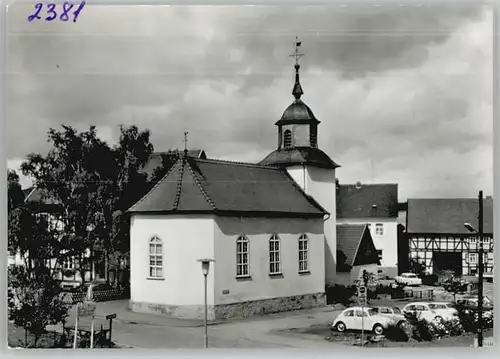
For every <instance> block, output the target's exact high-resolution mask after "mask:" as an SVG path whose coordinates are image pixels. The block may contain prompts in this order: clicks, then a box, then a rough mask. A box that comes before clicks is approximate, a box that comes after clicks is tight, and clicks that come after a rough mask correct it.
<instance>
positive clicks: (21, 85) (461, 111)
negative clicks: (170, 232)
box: [7, 5, 493, 198]
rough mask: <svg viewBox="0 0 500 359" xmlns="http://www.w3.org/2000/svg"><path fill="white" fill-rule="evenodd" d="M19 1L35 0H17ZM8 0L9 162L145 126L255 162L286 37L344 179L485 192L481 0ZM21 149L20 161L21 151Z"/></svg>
mask: <svg viewBox="0 0 500 359" xmlns="http://www.w3.org/2000/svg"><path fill="white" fill-rule="evenodd" d="M28 8H30V7H28ZM27 12H29V11H28V10H27V8H26V7H23V6H22V5H18V6H16V5H14V6H13V7H12V9H10V8H9V23H8V71H7V72H8V74H7V76H8V82H7V93H8V96H7V97H8V105H9V106H8V108H7V116H8V120H7V126H8V134H9V141H8V157H9V166H10V165H12V166H16V163H18V162H19V160H20V159H21V158H23V157H25V156H26V154H28V153H30V152H44V151H47V150H48V148H49V147H48V146H49V145H48V144H47V143H46V140H45V139H46V132H47V130H48V128H49V127H57V126H59V125H61V124H70V125H73V126H75V127H77V128H81V129H83V128H88V126H89V125H91V124H94V125H97V126H98V129H99V131H100V133H101V134H102V136H103V138H105V139H106V140H108V141H110V142H112V141H114V140H116V138H117V131H118V128H117V126H118V125H119V124H125V125H130V124H137V125H139V126H140V127H142V128H149V129H150V130H151V131H152V139H153V142H154V145H155V148H156V149H157V150H166V149H168V148H175V147H181V146H182V132H183V131H185V130H186V129H187V130H188V131H189V133H190V134H189V144H190V146H191V147H199V148H204V149H205V150H206V152H207V154H208V155H209V156H211V157H216V158H217V157H222V158H231V159H239V160H243V161H245V160H246V161H258V160H260V159H261V158H263V157H264V156H265V155H266V154H267V153H268V152H269V151H271V150H273V149H274V148H275V147H276V143H277V139H276V136H277V129H276V127H275V126H274V122H276V121H277V120H278V119H279V117H280V116H281V114H282V112H283V111H284V109H285V108H286V107H287V106H288V105H289V104H290V103H291V102H292V96H291V90H292V85H293V84H292V81H293V68H292V64H293V60H292V59H290V58H288V56H287V55H288V54H289V53H290V52H291V51H292V42H293V39H294V37H295V35H299V36H301V39H302V41H303V49H302V50H303V51H305V52H306V56H305V57H304V58H302V59H301V64H302V68H301V82H302V85H303V88H304V91H305V95H304V97H303V99H304V101H305V102H306V103H307V104H308V105H309V106H310V107H311V108H312V110H313V111H314V113H315V114H316V116H317V117H318V118H319V119H320V120H321V121H322V123H321V125H320V133H319V145H320V147H321V148H322V149H323V150H324V151H325V152H327V153H328V154H329V155H330V156H331V157H332V158H333V159H334V160H335V161H337V162H339V163H340V164H341V165H342V168H340V169H339V170H338V176H339V178H340V181H341V182H344V183H346V182H353V181H356V180H362V181H371V180H372V179H374V180H376V181H391V182H392V181H398V182H399V183H400V191H401V197H402V198H404V197H406V196H440V195H449V196H475V194H476V191H477V188H478V187H481V188H483V189H485V191H486V192H491V191H492V178H491V177H492V159H491V152H492V134H491V132H492V93H493V92H492V79H493V72H492V67H493V64H492V46H493V25H492V12H491V11H489V10H488V9H486V8H482V7H479V6H476V7H471V6H453V7H444V6H442V7H437V6H431V7H430V6H420V7H415V6H390V7H389V6H380V7H372V6H363V7H361V6H349V7H317V6H316V7H307V8H297V7H289V8H284V7H242V8H240V7H147V6H144V7H137V6H133V7H130V6H102V5H99V6H91V5H87V6H86V8H85V10H84V12H82V13H81V15H80V18H79V20H78V21H77V22H76V23H73V22H71V23H63V22H52V23H47V22H43V21H40V22H38V23H29V22H27V21H26V20H25V17H26V13H27ZM16 161H17V162H16Z"/></svg>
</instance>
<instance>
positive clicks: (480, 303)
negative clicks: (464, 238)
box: [464, 191, 484, 347]
mask: <svg viewBox="0 0 500 359" xmlns="http://www.w3.org/2000/svg"><path fill="white" fill-rule="evenodd" d="M478 199H479V210H478V216H477V217H478V230H477V231H476V229H475V228H474V227H473V226H472V225H471V224H470V223H464V226H465V228H467V229H468V230H469V231H470V232H476V233H477V235H478V239H477V240H478V241H479V251H478V252H479V258H478V267H479V268H478V271H479V273H478V286H477V291H478V293H477V299H478V303H477V311H478V329H477V346H478V347H482V346H483V300H484V298H483V280H484V273H483V271H484V269H483V267H484V265H483V259H484V258H483V257H484V247H483V222H484V220H483V191H479V197H478Z"/></svg>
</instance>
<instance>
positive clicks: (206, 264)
mask: <svg viewBox="0 0 500 359" xmlns="http://www.w3.org/2000/svg"><path fill="white" fill-rule="evenodd" d="M198 262H201V271H202V273H203V277H204V287H205V348H208V304H207V277H208V272H209V271H210V262H215V260H213V259H209V258H203V259H198Z"/></svg>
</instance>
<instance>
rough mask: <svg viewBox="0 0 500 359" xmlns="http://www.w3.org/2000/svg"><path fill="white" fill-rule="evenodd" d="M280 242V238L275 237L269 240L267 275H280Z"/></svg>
mask: <svg viewBox="0 0 500 359" xmlns="http://www.w3.org/2000/svg"><path fill="white" fill-rule="evenodd" d="M280 242H281V241H280V237H278V236H277V235H273V236H271V238H270V239H269V274H281V258H280V257H281V255H280V252H281V248H280V247H281V243H280Z"/></svg>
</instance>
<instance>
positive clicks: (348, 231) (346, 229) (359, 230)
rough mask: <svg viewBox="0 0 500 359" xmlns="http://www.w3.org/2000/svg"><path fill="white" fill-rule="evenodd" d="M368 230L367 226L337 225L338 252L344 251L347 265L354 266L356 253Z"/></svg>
mask: <svg viewBox="0 0 500 359" xmlns="http://www.w3.org/2000/svg"><path fill="white" fill-rule="evenodd" d="M366 228H367V225H366V224H338V225H337V250H338V251H342V253H344V255H345V256H346V261H345V264H347V265H349V266H353V265H354V260H355V259H356V253H357V251H358V247H359V244H360V243H361V240H362V239H363V233H364V232H365V230H366Z"/></svg>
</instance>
